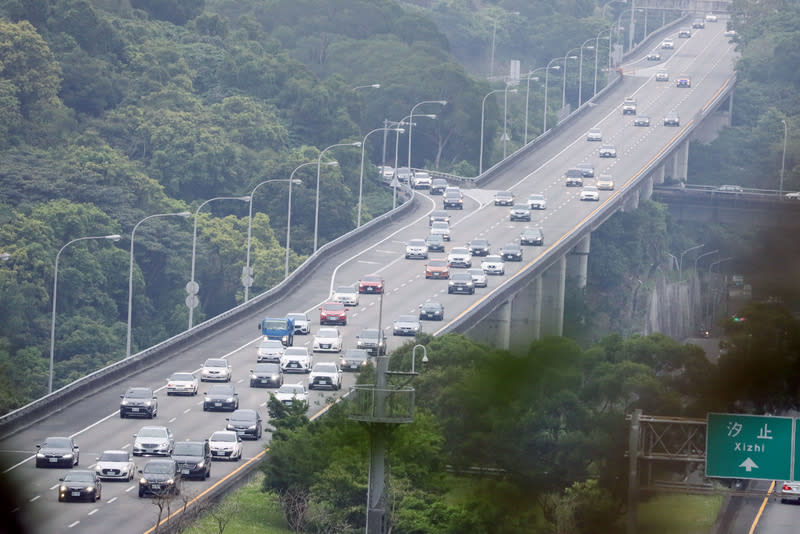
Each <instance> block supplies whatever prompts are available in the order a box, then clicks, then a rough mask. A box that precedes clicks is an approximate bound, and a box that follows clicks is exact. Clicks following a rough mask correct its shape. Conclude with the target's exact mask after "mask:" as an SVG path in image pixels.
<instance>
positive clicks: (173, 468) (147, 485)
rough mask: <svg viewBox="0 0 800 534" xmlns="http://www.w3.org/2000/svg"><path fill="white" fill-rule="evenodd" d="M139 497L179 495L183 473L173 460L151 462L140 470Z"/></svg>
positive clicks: (164, 459) (165, 459)
mask: <svg viewBox="0 0 800 534" xmlns="http://www.w3.org/2000/svg"><path fill="white" fill-rule="evenodd" d="M139 475H140V478H139V497H144V496H145V495H146V494H148V493H149V494H150V495H156V496H161V495H166V494H168V493H170V494H172V495H179V494H180V492H181V489H180V478H181V473H180V471H179V470H178V462H176V461H175V460H173V459H172V458H163V459H159V460H150V461H149V462H147V463H146V464H144V469H140V470H139Z"/></svg>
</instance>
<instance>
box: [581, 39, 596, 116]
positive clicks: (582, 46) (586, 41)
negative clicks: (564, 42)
mask: <svg viewBox="0 0 800 534" xmlns="http://www.w3.org/2000/svg"><path fill="white" fill-rule="evenodd" d="M590 41H594V39H586V40H585V41H584V42H583V44H582V45H581V55H580V59H579V60H578V63H579V66H578V107H581V104H583V48H584V47H585V46H586V43H588V42H590ZM587 48H588V49H589V50H591V49H592V48H594V47H593V46H591V45H590V46H588V47H587ZM592 96H594V95H592Z"/></svg>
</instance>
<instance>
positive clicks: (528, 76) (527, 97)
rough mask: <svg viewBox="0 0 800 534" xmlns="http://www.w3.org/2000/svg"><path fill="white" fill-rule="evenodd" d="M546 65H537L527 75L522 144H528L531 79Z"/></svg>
mask: <svg viewBox="0 0 800 534" xmlns="http://www.w3.org/2000/svg"><path fill="white" fill-rule="evenodd" d="M545 68H546V67H538V68H536V69H533V70H532V71H530V72H529V73H528V75H527V88H526V90H525V136H524V138H523V139H524V141H523V143H522V144H523V145H527V144H528V100H529V98H530V94H531V79H533V75H534V74H536V73H537V72H539V71H540V70H544V69H545ZM537 79H538V78H537Z"/></svg>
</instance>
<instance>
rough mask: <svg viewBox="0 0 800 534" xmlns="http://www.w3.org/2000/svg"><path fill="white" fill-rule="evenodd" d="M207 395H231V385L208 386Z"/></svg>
mask: <svg viewBox="0 0 800 534" xmlns="http://www.w3.org/2000/svg"><path fill="white" fill-rule="evenodd" d="M208 394H209V395H233V387H231V386H226V385H224V384H217V385H215V386H211V387H210V388H208Z"/></svg>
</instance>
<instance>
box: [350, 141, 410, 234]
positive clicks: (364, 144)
mask: <svg viewBox="0 0 800 534" xmlns="http://www.w3.org/2000/svg"><path fill="white" fill-rule="evenodd" d="M410 128H411V126H409V134H410V133H411V130H410ZM386 130H389V131H395V132H397V134H398V135H399V134H401V133H403V132H404V131H405V130H404V129H403V128H375V129H374V130H372V131H370V132H368V133H367V135H365V136H364V140H363V141H362V142H361V168H360V172H359V177H358V219H357V222H356V228H360V227H361V201H362V198H363V191H364V152H366V148H367V137H369V136H370V135H372V134H374V133H375V132H384V131H386ZM410 137H411V136H410V135H409V150H410V143H411V141H410ZM409 154H411V152H409ZM409 157H410V156H409ZM410 168H411V167H410V166H409V169H410Z"/></svg>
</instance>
